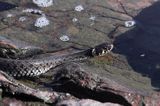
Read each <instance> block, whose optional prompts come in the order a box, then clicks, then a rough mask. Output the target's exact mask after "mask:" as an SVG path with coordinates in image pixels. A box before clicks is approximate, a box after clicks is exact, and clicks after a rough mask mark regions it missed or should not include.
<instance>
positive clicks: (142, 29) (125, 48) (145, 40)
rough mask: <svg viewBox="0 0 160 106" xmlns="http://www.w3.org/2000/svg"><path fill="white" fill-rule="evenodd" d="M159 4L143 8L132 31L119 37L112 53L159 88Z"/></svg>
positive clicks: (135, 18)
mask: <svg viewBox="0 0 160 106" xmlns="http://www.w3.org/2000/svg"><path fill="white" fill-rule="evenodd" d="M159 11H160V2H156V3H154V4H153V5H152V6H150V7H147V8H144V9H143V10H142V11H141V12H140V13H139V14H138V15H137V16H136V17H134V20H135V21H136V22H137V25H136V27H135V28H133V29H132V30H130V31H128V32H126V33H124V34H122V35H119V36H118V37H117V38H116V39H115V41H114V45H115V49H114V50H113V52H115V53H118V54H122V55H124V56H126V57H127V60H128V63H129V64H130V66H131V67H132V68H133V70H134V71H136V72H138V73H141V74H142V75H144V76H147V77H149V78H150V79H151V84H152V86H153V87H156V88H158V89H159V88H160V30H159V29H160V12H159Z"/></svg>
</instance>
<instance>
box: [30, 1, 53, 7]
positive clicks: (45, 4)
mask: <svg viewBox="0 0 160 106" xmlns="http://www.w3.org/2000/svg"><path fill="white" fill-rule="evenodd" d="M33 3H34V4H36V5H37V6H39V7H49V6H51V5H53V0H33Z"/></svg>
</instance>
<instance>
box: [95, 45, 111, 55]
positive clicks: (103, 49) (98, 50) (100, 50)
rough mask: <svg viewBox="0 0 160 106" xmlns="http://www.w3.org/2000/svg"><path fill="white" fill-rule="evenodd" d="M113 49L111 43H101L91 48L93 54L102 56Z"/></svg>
mask: <svg viewBox="0 0 160 106" xmlns="http://www.w3.org/2000/svg"><path fill="white" fill-rule="evenodd" d="M112 49H113V44H108V43H102V44H100V45H98V46H95V47H94V48H93V49H92V55H93V56H104V55H105V54H107V53H109V52H110V51H111V50H112Z"/></svg>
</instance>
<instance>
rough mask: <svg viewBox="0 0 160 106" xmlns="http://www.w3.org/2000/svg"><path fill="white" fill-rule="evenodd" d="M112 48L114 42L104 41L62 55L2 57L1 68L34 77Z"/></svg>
mask: <svg viewBox="0 0 160 106" xmlns="http://www.w3.org/2000/svg"><path fill="white" fill-rule="evenodd" d="M112 48H113V45H112V44H108V43H104V44H101V45H98V46H95V47H94V48H91V49H87V50H84V51H81V52H78V53H74V54H70V55H65V56H60V57H55V56H48V57H43V58H38V59H23V60H16V59H4V58H0V69H1V70H3V71H5V72H6V73H7V74H9V75H10V76H13V77H34V76H38V75H41V74H43V73H45V72H47V71H48V70H50V69H51V68H54V67H56V66H58V65H60V64H63V63H65V62H71V61H77V60H82V59H87V58H92V57H94V56H102V55H104V54H106V53H108V52H110V51H111V50H112Z"/></svg>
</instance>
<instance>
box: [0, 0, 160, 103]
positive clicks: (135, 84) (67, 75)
mask: <svg viewBox="0 0 160 106" xmlns="http://www.w3.org/2000/svg"><path fill="white" fill-rule="evenodd" d="M0 1H2V0H0ZM5 2H8V3H12V4H15V5H16V6H18V7H16V8H12V9H9V10H5V11H4V10H2V11H0V48H1V51H0V53H1V55H2V57H6V58H20V59H21V58H30V57H31V58H39V57H43V56H44V55H55V56H57V55H58V56H60V55H63V54H70V53H74V52H77V51H81V50H84V49H87V48H90V47H94V46H95V45H98V44H101V43H103V42H110V43H113V44H114V49H113V51H112V52H111V53H109V54H108V55H106V56H102V57H96V58H92V59H89V60H86V61H77V62H76V63H67V64H63V65H60V66H58V67H56V68H55V69H51V70H50V71H49V72H48V73H45V74H44V75H41V76H39V77H36V78H29V79H19V82H21V83H23V84H24V85H26V86H30V87H31V88H33V89H40V90H46V91H51V92H58V93H57V95H56V96H55V97H58V98H59V99H56V101H54V102H53V103H49V104H48V103H43V102H42V101H41V100H39V99H38V100H37V99H32V98H30V96H28V95H26V97H25V98H27V100H24V99H23V95H19V96H15V95H16V94H15V95H13V94H7V93H4V91H5V90H3V93H4V94H2V97H1V100H2V104H5V105H8V104H9V103H12V104H15V105H17V104H19V105H20V106H24V105H46V106H48V105H57V106H63V105H64V104H65V105H66V106H77V105H82V106H88V104H89V105H92V104H93V105H102V106H103V105H104V106H109V105H111V106H114V105H115V106H116V105H117V106H118V105H124V106H139V105H142V106H143V105H148V106H159V105H160V103H159V100H160V96H159V88H160V77H159V76H160V70H159V69H160V66H159V65H160V55H159V53H160V49H159V45H160V43H159V38H160V37H159V26H160V25H159V19H160V17H159V16H160V15H159V9H160V3H159V2H158V1H157V2H156V1H154V0H127V1H126V0H101V1H97V0H67V1H65V0H54V3H53V5H52V6H49V7H45V8H42V7H38V6H37V5H35V4H33V2H32V0H20V1H19V0H6V1H5ZM0 3H1V2H0ZM79 5H80V6H82V7H83V9H81V11H76V10H75V7H76V6H79ZM11 7H12V6H11ZM27 8H36V9H38V10H40V11H42V13H43V14H45V16H46V18H47V19H48V20H49V25H47V26H45V27H42V28H38V27H36V26H34V24H35V22H36V19H37V18H40V17H41V16H42V14H41V13H36V12H26V13H25V12H23V10H25V9H27ZM22 19H23V20H22ZM126 21H135V23H136V24H135V25H134V26H132V27H126V26H125V22H126ZM63 36H67V38H65V39H64V38H63V39H61V38H62V37H63ZM26 48H27V49H26ZM28 48H29V49H28ZM57 51H58V52H57ZM55 52H56V53H55ZM3 54H4V55H3ZM5 54H6V55H5ZM39 54H41V55H39ZM4 71H5V70H4ZM0 78H1V77H0ZM1 80H3V77H2V78H1ZM33 91H34V90H33ZM59 92H60V93H64V94H66V95H70V96H71V98H68V97H66V96H64V94H63V95H62V96H59ZM12 98H13V99H12ZM15 98H16V99H15ZM6 103H8V104H6ZM109 103H110V104H109Z"/></svg>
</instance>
